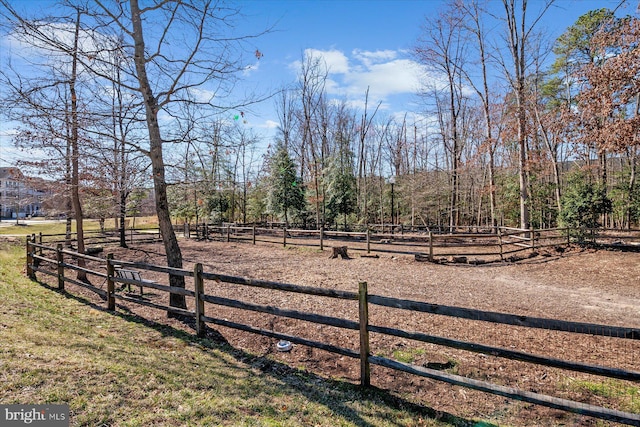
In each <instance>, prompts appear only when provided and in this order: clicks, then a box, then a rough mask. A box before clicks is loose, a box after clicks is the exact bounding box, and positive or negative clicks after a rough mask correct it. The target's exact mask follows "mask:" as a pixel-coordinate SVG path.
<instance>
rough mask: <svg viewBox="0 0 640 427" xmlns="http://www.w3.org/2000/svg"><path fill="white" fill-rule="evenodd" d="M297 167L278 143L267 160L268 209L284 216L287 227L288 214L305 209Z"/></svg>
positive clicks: (287, 152) (284, 148)
mask: <svg viewBox="0 0 640 427" xmlns="http://www.w3.org/2000/svg"><path fill="white" fill-rule="evenodd" d="M296 169H297V165H296V164H295V162H294V161H293V159H292V158H291V156H290V155H289V151H288V150H287V149H286V147H285V146H284V145H283V144H282V143H279V144H278V145H277V146H276V151H275V153H274V154H273V156H272V157H271V158H270V159H269V208H270V210H271V211H272V212H273V213H275V214H279V215H280V214H281V215H283V216H284V222H285V224H286V225H287V226H288V225H289V214H290V213H292V212H295V211H298V212H299V211H302V210H304V207H305V200H304V190H303V188H302V183H301V181H300V180H299V179H298V177H297V176H296Z"/></svg>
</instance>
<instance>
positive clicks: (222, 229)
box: [181, 224, 571, 261]
mask: <svg viewBox="0 0 640 427" xmlns="http://www.w3.org/2000/svg"><path fill="white" fill-rule="evenodd" d="M396 228H397V229H398V230H399V232H386V233H381V232H374V231H372V229H371V228H368V229H367V230H366V231H364V232H346V231H331V230H325V229H320V230H300V229H288V228H286V227H283V228H264V227H256V226H251V227H246V226H236V225H232V224H228V225H222V226H213V225H207V224H201V225H196V226H195V227H190V226H189V225H188V224H185V225H184V226H183V230H181V231H182V232H183V233H184V236H185V237H187V238H197V239H203V240H210V239H211V240H222V241H226V242H251V243H252V244H254V245H255V244H256V242H264V243H273V244H278V243H281V244H282V245H283V246H308V247H318V248H319V249H320V250H324V247H325V245H327V244H335V242H343V243H344V242H349V250H355V251H362V252H365V251H366V253H367V254H369V253H371V252H380V253H395V254H409V255H415V256H416V257H417V258H421V259H428V260H430V261H434V260H436V259H437V258H447V257H452V256H466V257H474V256H476V257H483V258H487V257H493V258H499V259H500V260H504V259H509V258H510V257H514V256H517V255H516V254H518V253H519V252H523V251H528V250H536V249H541V248H545V247H550V246H563V245H568V244H569V243H570V242H571V236H570V230H569V229H567V228H554V229H544V230H533V229H531V230H522V229H517V228H508V227H500V228H498V229H497V232H494V233H492V232H468V233H464V232H463V233H460V232H458V233H447V234H441V233H435V232H423V233H405V232H404V230H405V229H404V228H403V227H396Z"/></svg>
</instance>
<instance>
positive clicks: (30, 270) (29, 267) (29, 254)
mask: <svg viewBox="0 0 640 427" xmlns="http://www.w3.org/2000/svg"><path fill="white" fill-rule="evenodd" d="M34 236H35V235H34ZM34 241H35V238H34ZM31 243H32V241H31V237H29V236H27V277H28V278H29V279H31V280H35V278H36V275H35V274H34V272H33V252H31V251H33V246H31Z"/></svg>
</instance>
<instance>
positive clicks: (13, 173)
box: [0, 167, 24, 180]
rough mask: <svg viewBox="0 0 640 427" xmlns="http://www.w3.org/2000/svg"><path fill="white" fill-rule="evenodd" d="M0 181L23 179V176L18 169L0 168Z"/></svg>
mask: <svg viewBox="0 0 640 427" xmlns="http://www.w3.org/2000/svg"><path fill="white" fill-rule="evenodd" d="M0 179H15V180H21V179H24V175H23V174H22V172H21V171H20V169H18V168H16V167H0Z"/></svg>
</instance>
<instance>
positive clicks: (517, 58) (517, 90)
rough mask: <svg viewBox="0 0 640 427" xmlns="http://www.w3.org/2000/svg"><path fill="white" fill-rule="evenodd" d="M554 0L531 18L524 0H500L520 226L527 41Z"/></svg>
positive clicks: (524, 210)
mask: <svg viewBox="0 0 640 427" xmlns="http://www.w3.org/2000/svg"><path fill="white" fill-rule="evenodd" d="M553 2H554V0H545V1H544V4H543V5H542V8H541V10H540V13H539V14H538V15H537V16H535V17H534V19H533V21H532V22H529V21H528V20H527V3H528V2H527V0H502V4H503V6H504V11H505V20H506V24H507V28H506V29H507V31H506V37H505V39H506V43H507V47H508V50H509V55H510V57H511V71H509V67H508V66H507V65H506V63H505V62H503V66H504V69H505V74H506V76H507V78H508V80H509V84H510V85H511V88H512V89H513V93H514V96H515V101H516V113H515V114H516V122H517V138H518V148H519V152H518V175H519V183H520V227H521V228H523V229H529V222H530V212H529V210H530V206H529V203H530V202H529V182H528V174H527V114H526V80H527V73H528V64H529V63H528V61H527V58H528V55H529V54H531V52H530V51H529V50H528V48H529V43H530V42H531V40H532V38H533V37H534V36H535V34H534V32H533V30H534V28H535V26H536V24H537V23H538V22H539V21H540V19H541V18H542V16H543V14H544V13H545V12H546V11H547V10H548V9H549V8H550V7H551V5H552V4H553Z"/></svg>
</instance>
